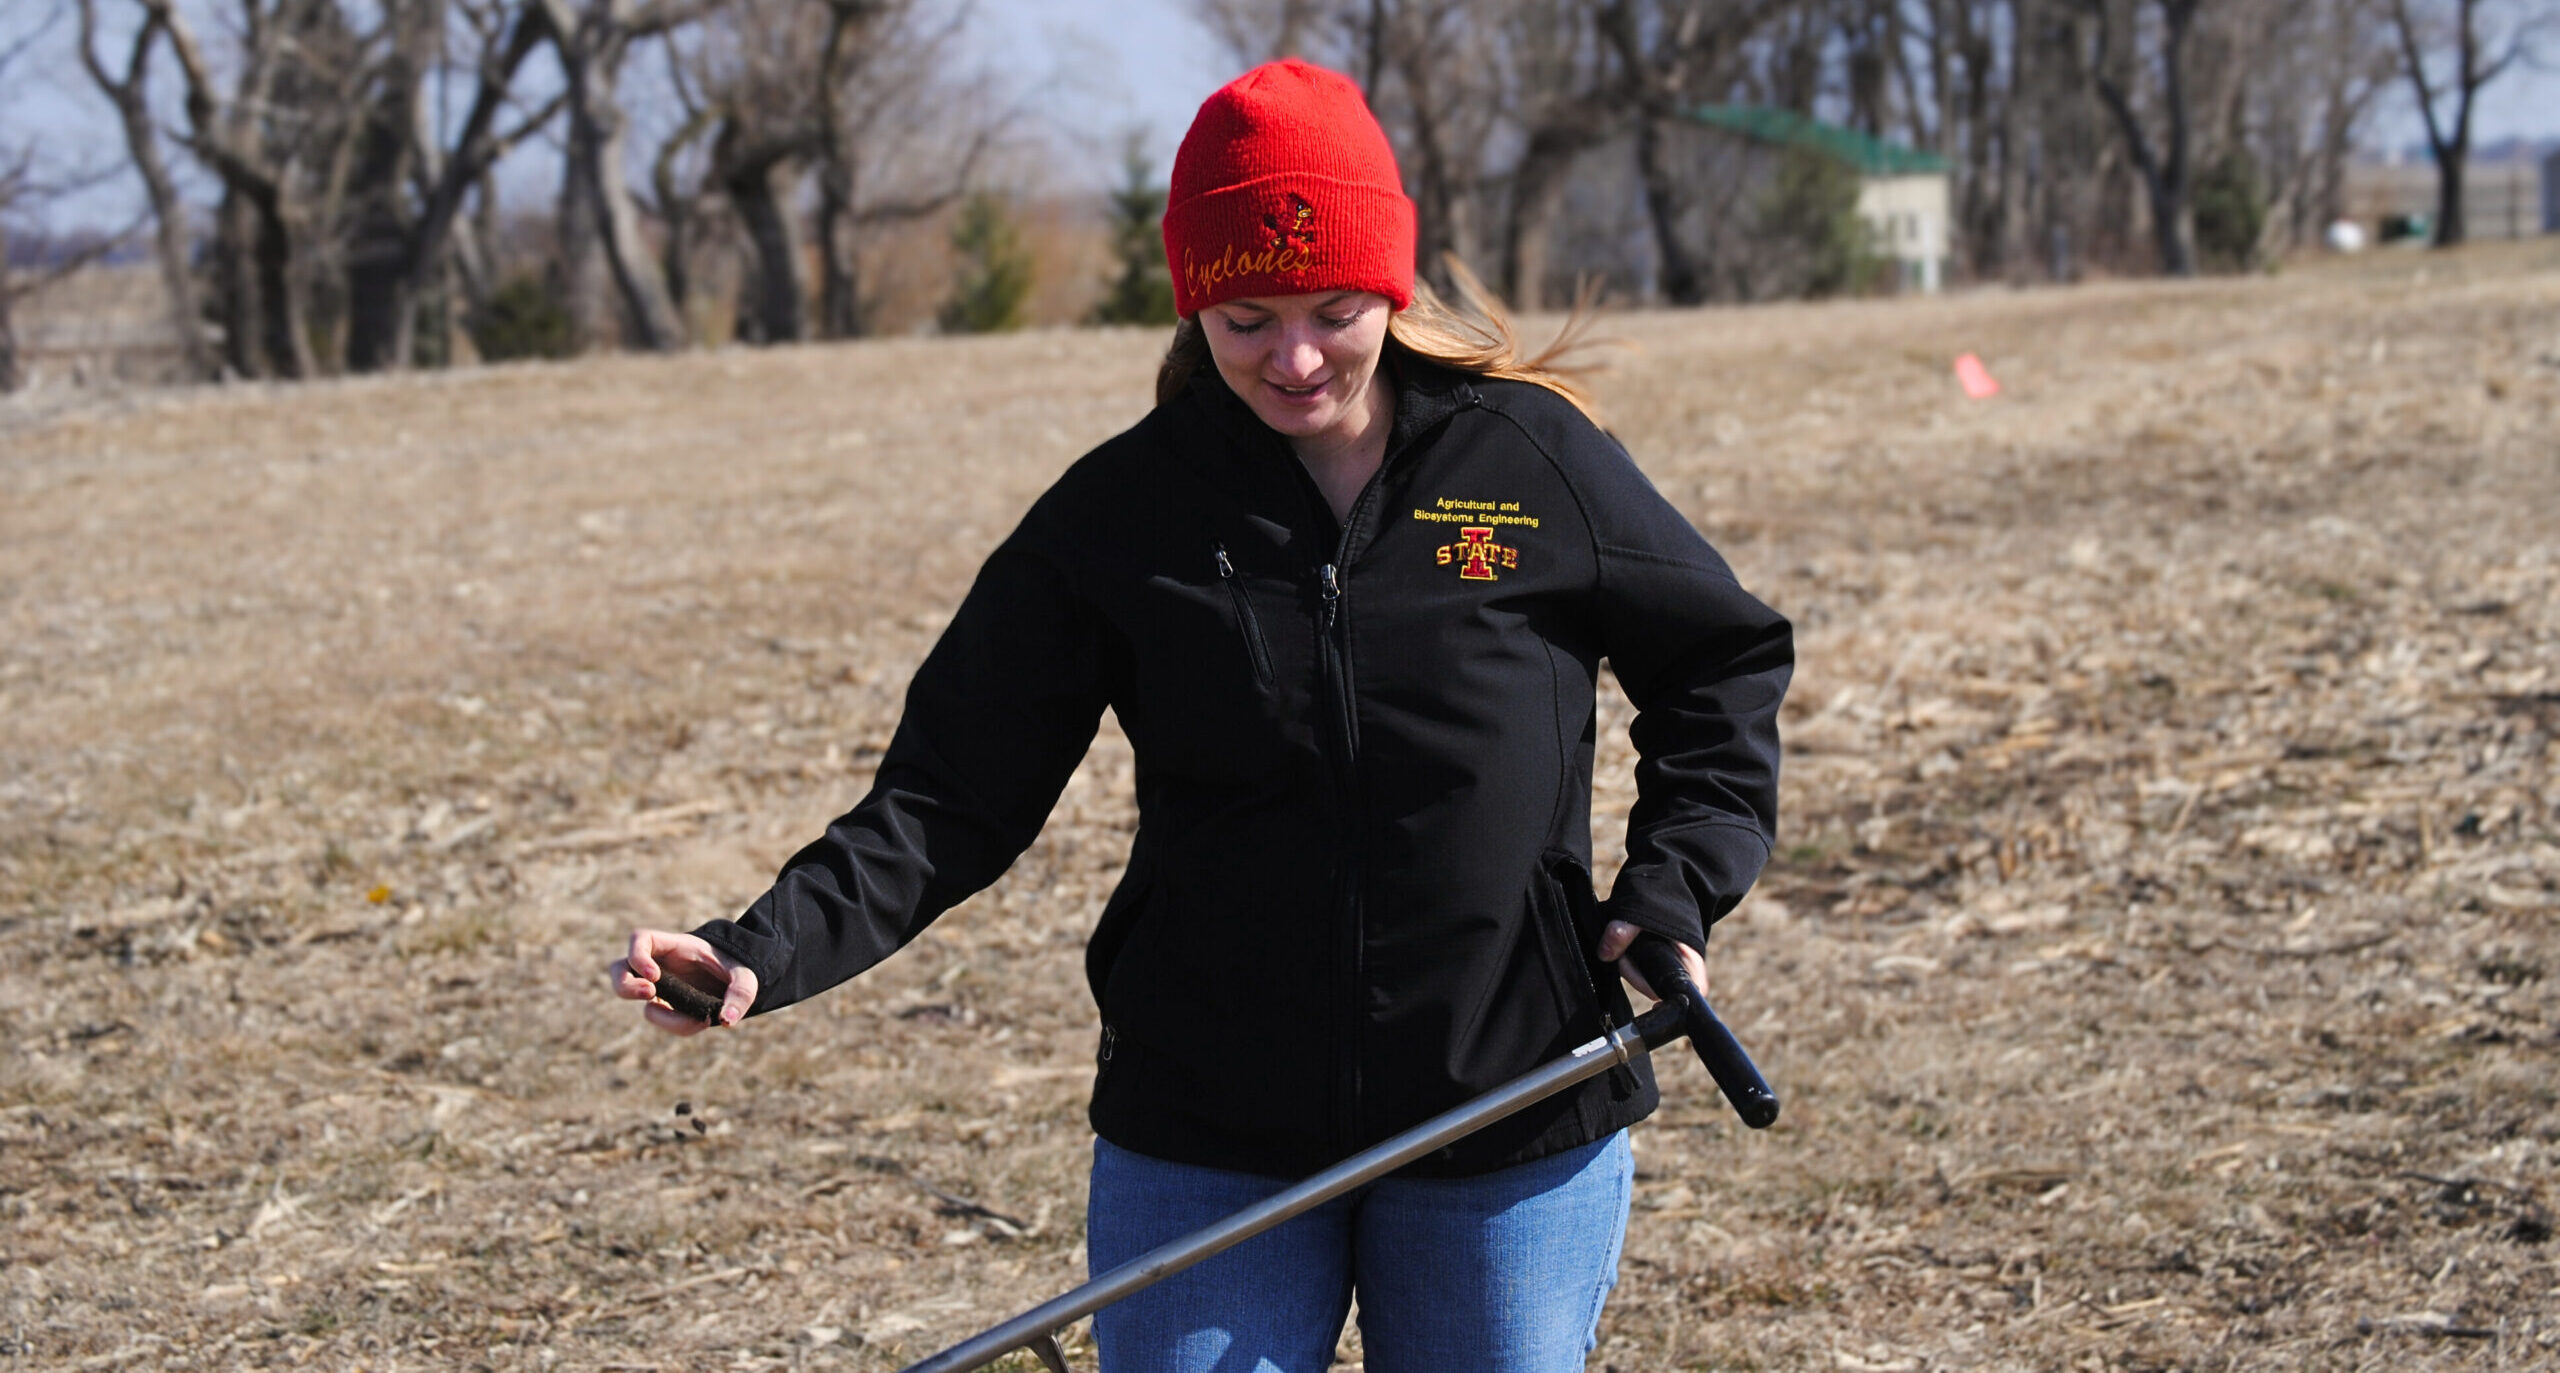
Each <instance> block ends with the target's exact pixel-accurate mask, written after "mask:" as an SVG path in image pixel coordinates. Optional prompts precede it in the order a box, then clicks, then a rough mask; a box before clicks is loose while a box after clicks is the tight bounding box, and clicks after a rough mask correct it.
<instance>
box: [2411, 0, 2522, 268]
mask: <svg viewBox="0 0 2560 1373" xmlns="http://www.w3.org/2000/svg"><path fill="white" fill-rule="evenodd" d="M2390 4H2391V29H2392V33H2393V36H2394V37H2396V38H2397V39H2398V40H2399V45H2400V70H2401V73H2402V75H2404V76H2406V77H2407V78H2408V81H2409V87H2410V91H2411V93H2412V94H2413V95H2415V96H2416V97H2417V106H2418V113H2419V115H2420V116H2421V117H2423V118H2424V120H2425V121H2426V126H2427V149H2428V151H2429V152H2431V153H2433V154H2434V155H2435V161H2436V223H2435V238H2434V242H2435V246H2437V247H2439V248H2449V247H2452V246H2453V245H2454V244H2457V243H2460V242H2462V240H2463V238H2464V237H2465V234H2466V232H2467V226H2466V225H2464V223H2463V219H2462V183H2463V175H2464V173H2465V171H2467V170H2468V167H2469V163H2470V161H2471V113H2472V106H2473V104H2474V102H2476V101H2477V100H2478V98H2479V95H2480V91H2481V88H2482V87H2485V86H2487V85H2488V84H2489V83H2490V82H2492V81H2495V80H2497V79H2498V78H2499V77H2500V76H2502V75H2504V74H2505V73H2506V71H2507V69H2508V68H2510V67H2512V66H2514V65H2515V64H2516V62H2517V60H2518V59H2519V58H2523V57H2526V56H2527V55H2528V54H2530V53H2531V52H2532V50H2533V47H2534V44H2535V43H2536V42H2537V41H2538V40H2539V39H2540V38H2541V37H2542V36H2543V35H2544V34H2545V33H2547V32H2548V31H2549V30H2550V28H2551V26H2552V25H2553V24H2554V23H2555V22H2560V17H2555V12H2554V11H2553V10H2552V8H2551V7H2550V6H2549V5H2548V4H2546V3H2540V0H2508V3H2503V4H2502V3H2500V0H2390ZM2448 59H2450V60H2449V61H2448ZM2448 103H2450V105H2451V107H2452V108H2451V110H2450V112H2448V111H2447V110H2446V109H2445V108H2444V106H2445V105H2447V104H2448Z"/></svg>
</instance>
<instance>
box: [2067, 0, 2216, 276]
mask: <svg viewBox="0 0 2560 1373" xmlns="http://www.w3.org/2000/svg"><path fill="white" fill-rule="evenodd" d="M2201 3H2202V0H2149V3H2148V5H2146V4H2145V0H2079V4H2080V9H2081V12H2082V13H2083V15H2084V16H2085V17H2086V20H2087V24H2088V30H2089V35H2090V37H2089V51H2088V55H2087V58H2086V68H2085V69H2086V71H2087V73H2088V76H2089V81H2090V84H2091V85H2092V87H2094V88H2095V89H2096V91H2097V93H2098V98H2099V99H2100V100H2101V101H2103V102H2104V103H2105V105H2106V107H2107V112H2108V113H2109V114H2112V115H2113V116H2115V121H2116V128H2117V131H2118V132H2119V133H2121V134H2122V135H2123V138H2124V146H2125V151H2126V152H2127V153H2128V154H2129V155H2131V157H2132V158H2133V165H2134V167H2135V168H2136V169H2137V170H2138V171H2139V172H2140V173H2141V176H2142V188H2143V191H2144V193H2145V195H2146V196H2147V198H2148V199H2149V201H2150V206H2151V232H2152V238H2153V241H2154V243H2155V244H2156V245H2157V248H2158V251H2159V255H2160V270H2161V271H2162V272H2164V273H2166V274H2167V275H2170V276H2178V277H2184V276H2193V275H2195V271H2196V251H2195V214H2194V204H2193V186H2194V176H2195V171H2194V159H2193V156H2192V154H2193V152H2194V142H2195V128H2194V110H2193V107H2192V106H2191V104H2190V103H2189V93H2188V70H2187V60H2188V40H2189V39H2190V37H2191V36H2192V35H2193V34H2194V32H2195V22H2196V11H2197V9H2198V7H2199V6H2200V4H2201ZM2146 8H2148V9H2150V10H2152V11H2154V12H2156V14H2157V15H2158V21H2157V23H2156V24H2153V25H2146V24H2144V23H2143V21H2142V16H2143V13H2144V11H2145V9H2146ZM2146 75H2150V76H2152V77H2154V78H2155V79H2156V80H2157V81H2158V83H2159V84H2158V86H2157V88H2156V90H2155V91H2154V92H2153V93H2152V94H2153V98H2154V99H2155V100H2156V102H2157V105H2158V110H2159V114H2158V118H2159V121H2160V123H2161V125H2162V126H2163V127H2161V128H2160V129H2159V130H2158V131H2157V132H2156V133H2155V132H2154V131H2153V130H2152V129H2151V128H2150V127H2148V126H2147V124H2146V122H2145V120H2144V118H2143V114H2142V111H2141V110H2140V109H2139V108H2137V106H2136V103H2135V101H2136V98H2137V89H2136V88H2137V84H2138V83H2139V82H2141V81H2142V79H2143V78H2144V77H2145V76H2146Z"/></svg>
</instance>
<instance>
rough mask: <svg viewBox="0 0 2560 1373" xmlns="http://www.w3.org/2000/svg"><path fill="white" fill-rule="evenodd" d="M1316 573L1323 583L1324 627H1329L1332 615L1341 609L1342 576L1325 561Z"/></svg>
mask: <svg viewBox="0 0 2560 1373" xmlns="http://www.w3.org/2000/svg"><path fill="white" fill-rule="evenodd" d="M1316 575H1317V576H1318V577H1319V578H1321V579H1322V580H1323V583H1324V627H1325V628H1327V629H1331V628H1333V621H1334V617H1335V616H1336V615H1338V614H1340V613H1341V610H1342V578H1341V577H1340V575H1339V574H1337V573H1336V572H1335V571H1334V569H1333V564H1331V563H1326V564H1325V565H1324V566H1323V567H1322V568H1320V569H1318V570H1317V572H1316Z"/></svg>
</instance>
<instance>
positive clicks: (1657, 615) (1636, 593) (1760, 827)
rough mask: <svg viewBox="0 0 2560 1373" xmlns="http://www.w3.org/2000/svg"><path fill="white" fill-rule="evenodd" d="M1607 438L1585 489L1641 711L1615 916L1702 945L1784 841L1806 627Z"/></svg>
mask: <svg viewBox="0 0 2560 1373" xmlns="http://www.w3.org/2000/svg"><path fill="white" fill-rule="evenodd" d="M1597 442H1598V444H1599V445H1600V446H1601V447H1603V448H1605V449H1606V450H1607V451H1606V452H1605V453H1604V454H1600V455H1598V460H1597V461H1596V462H1595V463H1594V464H1592V466H1591V468H1589V469H1586V470H1591V471H1593V472H1594V475H1595V476H1596V478H1597V479H1596V481H1595V482H1594V483H1593V487H1592V489H1591V490H1590V491H1589V492H1587V493H1586V496H1585V500H1586V513H1587V514H1588V516H1589V519H1590V522H1591V527H1592V538H1593V542H1594V544H1595V545H1596V547H1595V550H1594V551H1595V553H1596V556H1597V562H1598V576H1597V583H1596V592H1597V598H1598V606H1599V623H1600V631H1601V645H1602V651H1603V652H1604V653H1606V654H1607V655H1608V658H1609V662H1610V665H1611V667H1612V668H1613V669H1614V670H1615V671H1616V672H1617V675H1618V682H1619V684H1620V685H1621V686H1623V687H1625V688H1626V692H1627V699H1628V700H1629V701H1631V702H1633V703H1634V705H1635V708H1636V718H1635V723H1634V726H1633V728H1632V730H1631V733H1632V735H1633V737H1634V741H1635V746H1636V804H1635V807H1634V809H1633V810H1632V811H1630V812H1629V814H1628V816H1627V861H1626V866H1624V867H1623V868H1621V869H1619V871H1618V880H1617V884H1616V885H1615V887H1613V888H1612V889H1611V891H1610V895H1609V900H1608V902H1607V903H1606V907H1607V909H1606V914H1607V916H1608V917H1609V918H1610V919H1613V920H1624V921H1626V922H1628V923H1629V924H1632V925H1634V926H1636V927H1638V928H1639V929H1645V930H1651V931H1653V932H1654V933H1657V934H1662V935H1666V936H1668V937H1670V938H1672V939H1674V940H1677V941H1679V942H1680V943H1683V944H1687V945H1690V946H1691V947H1693V948H1704V947H1705V946H1706V933H1707V928H1708V927H1709V926H1711V925H1713V924H1715V922H1716V921H1717V920H1718V919H1720V918H1722V917H1723V916H1724V914H1725V913H1726V912H1728V911H1730V910H1732V909H1733V908H1734V906H1735V905H1736V904H1738V903H1739V902H1740V901H1741V900H1742V898H1743V895H1744V894H1745V893H1747V892H1748V891H1750V889H1751V884H1752V882H1753V881H1754V880H1756V879H1757V878H1758V877H1759V875H1760V869H1761V867H1762V866H1763V865H1765V864H1766V863H1767V862H1768V859H1769V852H1770V849H1771V847H1772V846H1773V845H1774V844H1775V843H1776V840H1777V819H1778V705H1779V702H1780V701H1781V700H1782V699H1783V698H1784V697H1785V696H1786V691H1787V679H1788V677H1789V676H1790V675H1791V674H1792V673H1793V671H1794V668H1795V644H1794V635H1793V632H1792V630H1791V629H1790V628H1789V626H1788V624H1787V621H1786V619H1785V617H1783V616H1781V615H1779V614H1778V613H1777V612H1776V611H1774V610H1771V609H1770V608H1769V607H1767V606H1765V605H1763V604H1761V603H1760V602H1759V600H1757V599H1756V598H1754V597H1753V596H1752V595H1751V594H1750V593H1749V592H1746V591H1744V590H1743V589H1742V586H1741V584H1740V583H1739V582H1737V581H1735V580H1734V576H1733V571H1732V569H1731V568H1729V567H1727V566H1726V564H1725V561H1724V559H1723V558H1722V557H1721V556H1719V555H1718V554H1717V553H1716V551H1715V549H1713V548H1711V547H1709V546H1708V544H1707V541H1706V539H1705V538H1703V537H1701V536H1700V535H1699V533H1698V531H1697V530H1696V529H1695V528H1694V527H1692V526H1691V525H1690V523H1689V521H1688V520H1687V519H1686V518H1684V517H1683V516H1682V515H1681V514H1680V512H1679V511H1678V510H1675V509H1673V508H1672V506H1671V503H1670V502H1668V501H1666V500H1664V499H1663V498H1662V494H1661V493H1660V492H1658V491H1656V490H1655V489H1654V487H1653V484H1652V483H1651V482H1649V481H1647V480H1646V479H1645V477H1644V474H1643V473H1642V472H1640V471H1638V470H1637V469H1636V466H1635V464H1634V462H1633V461H1631V460H1630V459H1629V458H1628V457H1627V455H1626V452H1625V450H1623V449H1621V448H1619V447H1618V445H1617V444H1616V443H1615V442H1614V441H1612V440H1609V439H1606V438H1599V439H1598V440H1597Z"/></svg>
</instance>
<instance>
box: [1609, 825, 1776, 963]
mask: <svg viewBox="0 0 2560 1373" xmlns="http://www.w3.org/2000/svg"><path fill="white" fill-rule="evenodd" d="M1643 850H1651V852H1650V853H1648V854H1646V855H1645V856H1644V857H1642V858H1637V857H1630V858H1629V859H1628V861H1627V865H1626V866H1625V867H1623V868H1620V869H1619V870H1618V880H1617V882H1616V883H1615V884H1614V885H1613V886H1611V888H1610V890H1609V899H1608V901H1607V902H1605V903H1603V904H1604V909H1603V911H1602V914H1603V915H1604V916H1605V917H1606V918H1607V919H1610V920H1623V921H1626V922H1627V923H1628V924H1630V925H1633V926H1635V927H1636V928H1637V929H1640V930H1648V931H1651V932H1652V933H1654V934H1658V935H1661V936H1663V937H1664V938H1666V939H1669V940H1671V941H1673V942H1674V943H1679V944H1686V945H1688V946H1689V947H1690V948H1693V949H1700V950H1703V949H1705V948H1706V947H1707V931H1708V930H1709V929H1710V928H1712V927H1713V926H1714V925H1715V923H1716V922H1717V921H1718V920H1721V919H1723V918H1724V917H1725V915H1726V914H1727V913H1728V912H1730V911H1731V910H1732V909H1733V908H1734V907H1735V906H1738V905H1740V904H1742V898H1743V897H1744V896H1745V895H1747V894H1748V893H1749V892H1750V890H1751V884H1752V883H1753V882H1755V881H1758V880H1759V877H1760V870H1761V868H1763V867H1764V866H1766V865H1767V864H1768V861H1769V845H1768V842H1767V841H1766V840H1765V839H1763V838H1762V837H1761V835H1760V831H1759V830H1758V829H1757V828H1754V827H1751V826H1747V825H1741V824H1708V825H1697V826H1692V827H1690V828H1688V829H1687V830H1685V831H1684V832H1682V833H1680V834H1678V835H1677V836H1674V837H1667V838H1664V839H1662V840H1660V841H1659V842H1657V843H1646V844H1643V845H1641V846H1640V850H1639V851H1640V852H1641V851H1643Z"/></svg>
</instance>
